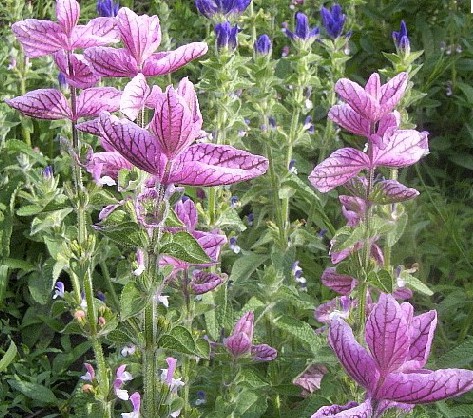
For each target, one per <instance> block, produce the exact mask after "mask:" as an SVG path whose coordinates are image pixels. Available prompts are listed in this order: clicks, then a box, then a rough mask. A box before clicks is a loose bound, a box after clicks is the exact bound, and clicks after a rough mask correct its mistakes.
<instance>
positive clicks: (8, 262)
mask: <svg viewBox="0 0 473 418" xmlns="http://www.w3.org/2000/svg"><path fill="white" fill-rule="evenodd" d="M2 264H3V265H4V266H7V267H10V268H11V269H20V270H23V271H24V272H30V271H33V270H35V269H36V267H35V266H34V265H33V264H31V263H29V262H28V261H25V260H18V259H16V258H5V259H3V261H2Z"/></svg>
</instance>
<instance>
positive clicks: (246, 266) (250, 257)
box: [229, 251, 268, 283]
mask: <svg viewBox="0 0 473 418" xmlns="http://www.w3.org/2000/svg"><path fill="white" fill-rule="evenodd" d="M241 254H242V256H241V257H239V258H238V259H237V260H236V261H235V263H234V264H233V267H232V273H231V274H230V279H229V280H233V282H235V283H236V282H238V281H243V280H247V279H249V277H250V276H251V275H252V274H253V272H254V271H255V270H256V269H257V268H258V267H259V266H260V265H261V264H263V263H264V262H265V261H266V260H267V259H268V256H267V255H264V254H256V253H253V252H251V251H242V252H241Z"/></svg>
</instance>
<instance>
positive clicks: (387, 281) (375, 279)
mask: <svg viewBox="0 0 473 418" xmlns="http://www.w3.org/2000/svg"><path fill="white" fill-rule="evenodd" d="M368 282H369V283H370V284H371V285H373V286H375V287H376V288H378V289H379V290H381V291H382V292H384V293H392V292H393V278H392V277H391V274H390V273H389V271H387V270H384V269H383V270H379V271H370V272H369V274H368Z"/></svg>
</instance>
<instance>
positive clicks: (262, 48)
mask: <svg viewBox="0 0 473 418" xmlns="http://www.w3.org/2000/svg"><path fill="white" fill-rule="evenodd" d="M271 48H272V42H271V39H270V38H269V36H268V35H266V34H264V35H261V36H260V37H258V38H257V39H256V41H255V44H254V49H255V52H256V53H257V54H258V55H270V54H271Z"/></svg>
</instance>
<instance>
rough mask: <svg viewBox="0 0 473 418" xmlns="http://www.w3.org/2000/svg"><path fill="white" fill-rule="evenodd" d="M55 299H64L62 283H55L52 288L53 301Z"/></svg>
mask: <svg viewBox="0 0 473 418" xmlns="http://www.w3.org/2000/svg"><path fill="white" fill-rule="evenodd" d="M57 298H61V299H62V298H64V283H63V282H56V286H54V295H53V299H57Z"/></svg>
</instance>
